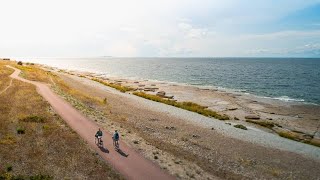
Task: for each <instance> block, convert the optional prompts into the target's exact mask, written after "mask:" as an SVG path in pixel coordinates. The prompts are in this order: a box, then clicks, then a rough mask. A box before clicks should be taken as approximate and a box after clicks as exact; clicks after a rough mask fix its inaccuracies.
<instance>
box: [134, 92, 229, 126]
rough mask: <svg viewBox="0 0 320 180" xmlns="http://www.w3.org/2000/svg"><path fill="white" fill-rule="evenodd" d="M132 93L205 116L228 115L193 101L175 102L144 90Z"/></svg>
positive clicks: (222, 116) (221, 118) (218, 116)
mask: <svg viewBox="0 0 320 180" xmlns="http://www.w3.org/2000/svg"><path fill="white" fill-rule="evenodd" d="M133 94H134V95H136V96H140V97H143V98H145V99H149V100H152V101H156V102H161V103H164V104H168V105H171V106H175V107H178V108H181V109H185V110H188V111H192V112H196V113H198V114H201V115H204V116H207V117H214V118H216V119H219V120H229V116H227V115H221V114H218V113H217V112H215V111H212V110H210V109H207V107H205V106H201V105H199V104H196V103H193V102H176V101H174V100H169V99H165V98H162V97H159V96H156V95H152V94H146V93H144V92H134V93H133Z"/></svg>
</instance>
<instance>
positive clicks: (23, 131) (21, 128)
mask: <svg viewBox="0 0 320 180" xmlns="http://www.w3.org/2000/svg"><path fill="white" fill-rule="evenodd" d="M25 131H26V130H25V129H24V128H23V127H18V128H17V133H18V134H25Z"/></svg>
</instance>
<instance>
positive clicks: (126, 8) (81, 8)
mask: <svg viewBox="0 0 320 180" xmlns="http://www.w3.org/2000/svg"><path fill="white" fill-rule="evenodd" d="M316 3H319V1H318V0H315V1H292V0H283V1H278V0H270V1H260V0H258V1H250V0H241V1H239V0H225V1H219V0H201V1H198V0H163V1H149V0H137V1H131V0H119V1H111V0H90V1H89V0H68V1H63V0H56V1H42V0H29V1H22V0H21V1H19V0H10V1H0V7H2V10H1V11H0V22H1V24H2V28H1V30H0V40H1V41H0V52H1V53H2V54H1V55H2V56H100V55H101V56H103V55H110V56H242V55H248V54H250V55H252V56H254V55H260V54H271V53H273V52H281V51H282V52H286V53H291V52H292V51H290V50H294V49H295V48H296V47H300V46H303V45H305V44H316V43H318V42H320V39H319V37H320V33H319V31H311V30H309V29H305V30H303V31H295V30H292V29H275V30H273V31H266V30H265V29H263V27H265V26H263V24H264V23H266V22H268V23H271V24H272V22H274V20H277V19H279V18H281V17H283V16H286V15H287V14H290V13H291V12H295V11H297V10H299V9H303V8H305V7H308V6H310V5H314V4H316ZM315 22H316V21H315ZM315 24H317V23H315ZM260 26H261V27H262V28H261V27H260ZM261 29H262V30H261ZM309 49H310V48H309ZM267 50H268V51H267ZM306 51H307V49H306ZM309 51H315V52H317V49H316V48H314V49H311V50H309Z"/></svg>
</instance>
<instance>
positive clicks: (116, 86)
mask: <svg viewBox="0 0 320 180" xmlns="http://www.w3.org/2000/svg"><path fill="white" fill-rule="evenodd" d="M91 80H93V81H96V82H99V83H101V84H103V85H105V86H109V87H112V88H114V89H117V90H119V91H120V92H123V93H124V92H127V91H132V90H134V89H133V88H131V87H127V86H121V85H119V84H115V83H108V82H105V81H103V80H100V79H97V78H92V79H91Z"/></svg>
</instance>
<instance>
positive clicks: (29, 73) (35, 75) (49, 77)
mask: <svg viewBox="0 0 320 180" xmlns="http://www.w3.org/2000/svg"><path fill="white" fill-rule="evenodd" d="M14 67H16V68H18V69H20V70H21V72H22V73H21V75H20V76H22V77H23V78H25V79H28V80H32V81H39V82H44V83H48V84H50V85H51V87H52V88H53V90H54V91H55V92H57V93H61V92H67V93H68V94H70V95H71V96H73V97H77V98H79V99H80V100H81V101H83V102H85V103H84V104H85V105H87V106H93V105H97V104H101V103H103V99H99V98H95V97H92V96H88V95H87V94H84V93H82V92H80V91H78V90H76V89H72V88H70V87H69V86H68V85H66V83H65V82H64V81H63V80H62V79H61V78H59V77H58V76H57V75H56V74H54V73H52V72H51V71H47V70H44V69H42V68H41V67H39V66H38V65H31V64H30V63H28V64H25V65H24V66H20V65H16V64H14Z"/></svg>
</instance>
